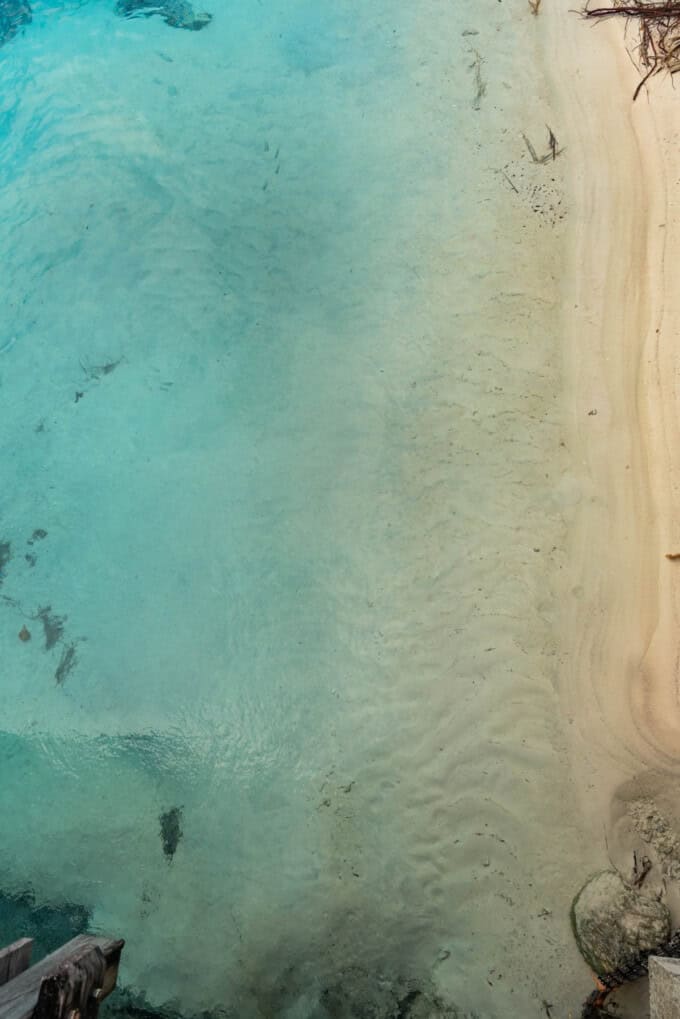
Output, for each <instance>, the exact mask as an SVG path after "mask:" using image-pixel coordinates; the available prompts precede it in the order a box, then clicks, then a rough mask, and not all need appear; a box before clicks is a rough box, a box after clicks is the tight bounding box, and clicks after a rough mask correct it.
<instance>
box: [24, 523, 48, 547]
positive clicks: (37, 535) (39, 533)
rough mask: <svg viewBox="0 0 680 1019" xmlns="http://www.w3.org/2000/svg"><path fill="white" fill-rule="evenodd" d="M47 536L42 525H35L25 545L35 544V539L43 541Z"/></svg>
mask: <svg viewBox="0 0 680 1019" xmlns="http://www.w3.org/2000/svg"><path fill="white" fill-rule="evenodd" d="M46 537H47V531H44V530H43V529H42V527H36V529H35V531H34V532H33V534H32V535H31V537H30V538H29V539H28V541H27V542H26V544H27V545H35V543H36V541H43V540H44V539H45V538H46Z"/></svg>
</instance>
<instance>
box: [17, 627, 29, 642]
mask: <svg viewBox="0 0 680 1019" xmlns="http://www.w3.org/2000/svg"><path fill="white" fill-rule="evenodd" d="M30 639H31V631H30V630H29V629H28V628H27V627H26V626H22V627H21V629H20V630H19V640H22V641H23V642H24V644H25V643H26V641H29V640H30Z"/></svg>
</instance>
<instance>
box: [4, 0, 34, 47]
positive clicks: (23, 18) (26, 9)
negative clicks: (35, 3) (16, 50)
mask: <svg viewBox="0 0 680 1019" xmlns="http://www.w3.org/2000/svg"><path fill="white" fill-rule="evenodd" d="M32 20H33V14H32V12H31V7H30V4H28V3H27V2H26V0H0V46H2V45H3V43H6V42H9V40H10V39H13V38H14V36H15V35H16V34H17V32H18V31H19V30H20V29H21V28H23V26H24V25H28V24H29V23H30V22H31V21H32Z"/></svg>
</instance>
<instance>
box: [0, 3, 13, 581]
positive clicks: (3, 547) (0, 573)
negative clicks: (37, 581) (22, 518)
mask: <svg viewBox="0 0 680 1019" xmlns="http://www.w3.org/2000/svg"><path fill="white" fill-rule="evenodd" d="M0 25H2V20H1V17H0ZM1 42H2V36H1V35H0V44H1ZM11 558H12V545H11V543H10V542H9V541H0V585H2V582H3V580H4V579H5V578H4V573H5V569H6V567H7V564H8V562H9V561H10V559H11Z"/></svg>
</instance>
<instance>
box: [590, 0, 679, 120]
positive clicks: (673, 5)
mask: <svg viewBox="0 0 680 1019" xmlns="http://www.w3.org/2000/svg"><path fill="white" fill-rule="evenodd" d="M583 15H584V17H586V18H597V19H602V18H611V17H623V18H626V19H627V20H631V19H632V20H634V21H637V23H638V25H639V31H640V40H639V43H638V45H637V47H636V49H637V58H636V59H637V63H638V65H639V68H640V71H641V73H642V79H641V81H640V83H639V84H638V86H637V88H636V89H635V92H634V93H633V102H635V100H636V99H637V97H638V96H639V95H640V92H641V91H642V89H643V88H644V86H645V85H646V84H647V82H648V81H649V79H650V78H651V77H653V76H654V75H655V74H659V73H661V72H662V71H666V72H667V73H668V74H671V75H673V74H677V72H678V71H680V0H665V2H663V3H654V2H647V0H634V2H633V3H626V2H625V0H612V3H611V5H610V6H609V7H589V6H588V5H587V4H586V7H585V9H584V10H583Z"/></svg>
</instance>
